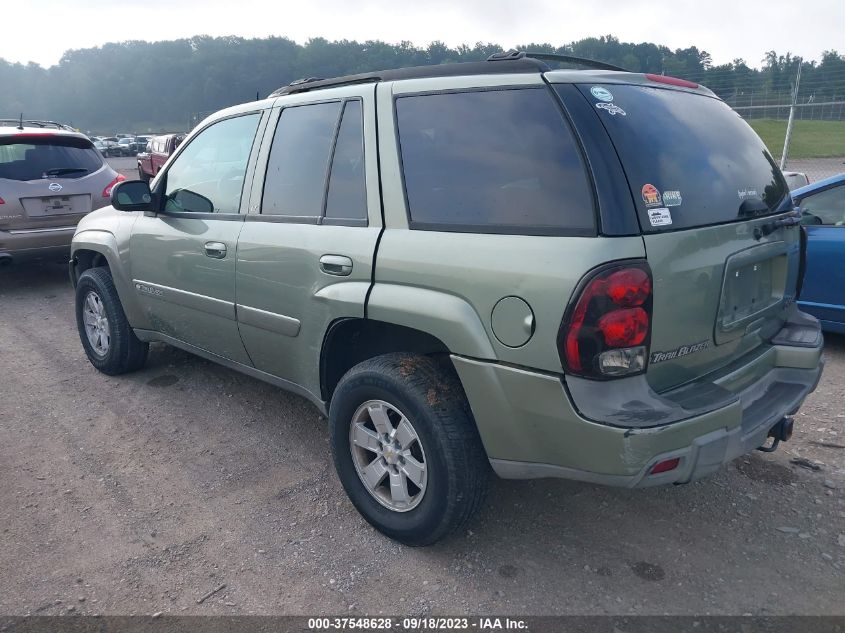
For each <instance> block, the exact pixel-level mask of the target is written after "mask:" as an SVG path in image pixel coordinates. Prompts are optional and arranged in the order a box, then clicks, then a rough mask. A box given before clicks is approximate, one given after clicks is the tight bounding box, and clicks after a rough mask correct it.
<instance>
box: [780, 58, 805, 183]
mask: <svg viewBox="0 0 845 633" xmlns="http://www.w3.org/2000/svg"><path fill="white" fill-rule="evenodd" d="M802 62H803V60H802V59H801V58H800V57H799V58H798V74H797V75H796V76H795V84H794V85H793V86H792V105H790V106H789V121H787V123H786V137H785V138H784V139H783V153H782V154H781V157H780V168H781V169H786V161H787V160H788V159H789V143H790V142H791V141H792V126H793V125H794V124H795V104H796V103H798V86H799V85H800V84H801V64H802Z"/></svg>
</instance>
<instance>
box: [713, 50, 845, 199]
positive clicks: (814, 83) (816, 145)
mask: <svg viewBox="0 0 845 633" xmlns="http://www.w3.org/2000/svg"><path fill="white" fill-rule="evenodd" d="M841 74H842V73H841V72H840V73H839V74H830V73H828V75H826V76H825V77H818V76H815V77H813V78H812V79H811V81H810V82H809V83H807V82H805V83H804V85H802V83H801V66H800V65H799V66H798V69H797V71H796V73H795V76H794V78H793V81H792V82H791V83H792V89H791V90H790V91H788V92H784V91H778V92H770V91H768V90H763V91H762V92H755V91H750V92H742V93H740V92H738V91H734V92H733V93H732V94H727V95H723V98H724V99H725V101H726V102H727V103H728V105H730V106H731V107H732V108H733V109H734V110H735V111H736V112H737V113H738V114H739V115H740V116H742V117H743V118H744V119H746V120H747V121H748V123H749V124H750V125H751V127H753V128H754V129H755V131H756V132H757V133H758V134H759V135H760V137H761V138H762V139H763V141H764V142H765V143H766V145H767V146H768V148H769V151H770V152H771V153H772V156H774V157H775V158H776V159H778V160H779V161H780V165H781V169H783V170H784V171H785V172H797V173H798V174H803V175H804V176H806V179H807V180H808V181H810V182H814V181H817V180H822V179H824V178H828V177H830V176H834V175H836V174H839V173H842V172H845V95H843V91H842V79H843V77H842V76H840V75H841ZM802 180H803V176H801V175H797V176H792V177H791V179H790V184H791V186H793V187H795V186H800V184H801V182H802Z"/></svg>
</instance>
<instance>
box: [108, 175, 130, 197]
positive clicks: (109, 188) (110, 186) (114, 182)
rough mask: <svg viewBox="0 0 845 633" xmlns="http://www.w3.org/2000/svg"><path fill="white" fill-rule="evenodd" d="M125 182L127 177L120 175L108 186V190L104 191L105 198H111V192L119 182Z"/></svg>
mask: <svg viewBox="0 0 845 633" xmlns="http://www.w3.org/2000/svg"><path fill="white" fill-rule="evenodd" d="M124 180H126V176H124V175H123V174H118V175H117V178H115V179H114V180H112V181H111V182H110V183H109V184H108V185H106V188H105V189H103V197H104V198H108V197H110V196H111V190H112V189H113V188H114V186H115V185H116V184H117V183H119V182H123V181H124Z"/></svg>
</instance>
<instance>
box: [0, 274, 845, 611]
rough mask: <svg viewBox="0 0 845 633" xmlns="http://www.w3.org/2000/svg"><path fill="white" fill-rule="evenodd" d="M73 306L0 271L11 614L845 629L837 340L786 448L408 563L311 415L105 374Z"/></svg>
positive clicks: (296, 401)
mask: <svg viewBox="0 0 845 633" xmlns="http://www.w3.org/2000/svg"><path fill="white" fill-rule="evenodd" d="M72 305H73V299H72V291H71V288H70V285H69V282H68V280H67V273H66V268H65V267H64V266H63V265H60V264H44V265H38V266H30V267H27V268H26V269H18V270H14V269H13V270H7V271H3V272H0V379H1V380H2V382H0V481H2V483H3V485H2V487H0V528H1V529H2V541H0V542H2V548H0V569H2V570H4V571H3V573H2V574H0V613H2V614H35V613H38V614H59V613H68V612H76V613H100V614H105V613H109V614H138V613H146V614H151V613H155V612H159V611H161V612H164V613H174V614H212V613H214V614H252V613H256V614H321V613H333V614H340V613H343V614H346V613H349V614H361V613H368V614H377V613H389V614H400V615H401V614H405V615H407V614H423V613H448V614H464V613H469V614H485V613H490V612H495V613H514V614H663V613H668V614H706V613H712V614H743V613H753V614H813V613H824V614H845V600H843V595H845V575H843V571H845V495H843V490H844V489H845V449H843V446H845V426H843V422H845V409H843V407H842V402H843V395H845V338H842V337H835V336H830V337H829V338H828V353H827V358H828V366H827V369H826V372H825V375H824V378H823V381H822V383H821V385H820V387H819V389H818V391H817V392H816V393H815V394H814V395H813V396H812V397H811V398H810V400H809V401H808V402H807V403H806V405H805V406H804V408H803V410H802V412H801V413H800V415H799V416H798V418H797V419H798V424H797V431H796V436H795V438H794V439H793V441H791V442H790V443H789V444H787V445H786V450H781V451H778V452H777V453H775V454H772V455H763V454H761V453H757V454H755V455H752V456H750V457H748V458H745V459H741V460H739V461H738V462H736V463H735V464H733V465H731V466H729V467H727V468H725V469H723V470H722V471H721V472H720V473H718V474H717V475H716V476H714V477H712V478H710V479H708V480H705V481H702V482H698V483H694V484H691V485H688V486H679V487H672V488H661V489H651V490H644V491H628V490H617V489H607V488H601V487H597V486H592V485H587V484H580V483H572V482H565V481H536V482H501V481H500V482H497V483H496V485H495V486H494V489H493V494H492V496H491V500H490V501H489V503H488V505H487V507H486V509H485V510H484V511H483V512H482V513H481V515H480V516H479V517H478V518H477V520H476V521H475V522H474V523H473V524H472V525H471V527H470V529H469V530H468V531H466V532H464V533H462V534H459V535H457V536H455V537H453V538H452V539H451V540H449V541H447V542H445V543H442V544H440V545H438V546H436V547H432V548H428V549H410V548H407V547H403V546H400V545H397V544H396V543H393V542H391V541H389V540H387V539H386V538H383V537H382V536H381V535H379V534H378V533H376V532H374V530H373V529H372V528H370V527H369V525H368V524H366V523H365V522H364V521H363V520H362V519H361V518H360V517H359V516H358V514H357V513H356V512H355V510H354V509H353V507H352V506H351V504H350V503H349V502H348V501H347V499H346V497H345V496H344V493H343V490H342V489H341V487H340V484H339V483H338V481H337V479H336V477H335V475H334V471H333V469H332V465H331V461H330V457H329V446H328V441H327V440H328V438H327V429H326V425H325V420H324V419H322V418H321V416H320V415H319V414H318V413H317V412H316V410H315V409H314V408H312V407H311V405H309V404H308V403H307V402H306V401H304V400H302V399H300V398H298V397H296V396H292V395H289V394H287V393H285V392H283V391H280V390H278V389H276V388H274V387H271V386H269V385H265V384H263V383H261V382H258V381H256V380H253V379H251V378H247V377H245V376H242V375H240V374H237V373H235V372H232V371H229V370H227V369H224V368H221V367H218V366H216V365H213V364H211V363H208V362H206V361H203V360H201V359H198V358H196V357H193V356H190V355H188V354H186V353H183V352H181V351H177V350H174V349H171V348H168V347H165V346H154V348H153V350H152V352H151V355H150V360H149V363H148V365H147V367H146V368H145V369H144V370H143V371H141V372H139V373H137V374H134V375H130V376H126V377H120V378H108V377H106V376H103V375H101V374H99V373H97V372H96V371H95V370H94V369H93V368H92V367H91V366H90V365H89V364H88V362H87V361H86V359H85V357H84V354H83V352H82V348H81V346H80V344H79V341H78V338H77V333H76V327H75V325H74V319H73V309H72ZM796 457H803V458H806V459H809V460H811V461H812V462H814V463H815V462H817V463H818V465H819V467H820V470H818V471H815V470H809V469H807V468H803V467H798V466H795V465H792V464H790V459H793V458H796ZM221 585H225V588H223V589H221V590H220V591H218V592H217V593H215V594H214V595H213V596H211V597H210V598H208V599H207V600H205V601H204V602H202V604H198V603H197V600H198V599H199V598H201V597H202V596H203V595H205V594H207V593H208V592H211V591H212V590H214V589H216V588H218V587H220V586H221Z"/></svg>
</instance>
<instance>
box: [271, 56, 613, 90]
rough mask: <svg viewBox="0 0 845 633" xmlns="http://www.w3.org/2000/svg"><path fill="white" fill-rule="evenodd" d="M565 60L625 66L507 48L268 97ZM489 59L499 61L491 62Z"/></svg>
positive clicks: (308, 82)
mask: <svg viewBox="0 0 845 633" xmlns="http://www.w3.org/2000/svg"><path fill="white" fill-rule="evenodd" d="M546 60H548V61H556V62H568V63H570V64H579V65H581V66H587V67H589V68H597V69H600V70H620V71H623V72H624V71H625V69H624V68H619V67H618V66H613V65H612V64H606V63H604V62H598V61H595V60H593V59H586V58H583V57H572V56H570V55H555V54H551V53H531V52H525V51H507V52H501V53H494V54H493V55H490V57H488V58H487V61H483V62H459V63H456V64H434V65H429V66H412V67H410V68H396V69H392V70H380V71H376V72H370V73H360V74H357V75H346V76H344V77H334V78H331V79H320V78H318V77H307V78H303V79H297V80H296V81H292V82H291V83H289V84H288V85H287V86H282V87H281V88H279V89H278V90H275V91H274V92H272V93H270V95H269V97H270V98H272V97H281V96H282V95H290V94H297V93H300V92H310V91H312V90H319V89H321V88H335V87H338V86H350V85H354V84H362V83H376V82H379V81H395V80H400V79H422V78H426V77H457V76H460V75H498V74H507V73H544V72H547V71H549V70H551V68H550V67H549V66H548V64H546V63H545V61H546ZM489 62H499V63H496V64H491V63H489Z"/></svg>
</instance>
